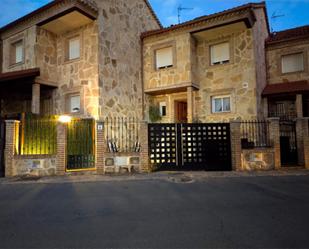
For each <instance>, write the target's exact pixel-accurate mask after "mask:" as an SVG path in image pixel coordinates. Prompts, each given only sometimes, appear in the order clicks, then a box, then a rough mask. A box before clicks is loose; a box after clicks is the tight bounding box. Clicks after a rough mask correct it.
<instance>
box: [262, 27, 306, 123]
mask: <svg viewBox="0 0 309 249" xmlns="http://www.w3.org/2000/svg"><path fill="white" fill-rule="evenodd" d="M308 54H309V26H304V27H298V28H295V29H290V30H284V31H281V32H275V33H272V34H271V35H270V36H269V38H267V40H266V58H267V86H266V88H265V89H264V91H263V93H262V96H263V98H264V108H265V116H266V117H279V118H284V119H291V118H296V117H298V118H302V117H309V58H308Z"/></svg>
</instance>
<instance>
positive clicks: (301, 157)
mask: <svg viewBox="0 0 309 249" xmlns="http://www.w3.org/2000/svg"><path fill="white" fill-rule="evenodd" d="M306 121H307V125H305V123H306ZM306 126H307V127H308V120H305V119H304V118H297V119H296V142H297V156H298V165H300V166H304V165H305V154H304V150H305V147H304V141H305V134H306V130H305V129H306ZM307 129H308V128H307Z"/></svg>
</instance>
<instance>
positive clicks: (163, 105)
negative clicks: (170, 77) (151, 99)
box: [159, 101, 167, 117]
mask: <svg viewBox="0 0 309 249" xmlns="http://www.w3.org/2000/svg"><path fill="white" fill-rule="evenodd" d="M159 106H160V116H161V117H166V116H167V105H166V102H165V101H162V102H160V104H159ZM164 107H165V114H164V113H163V108H164Z"/></svg>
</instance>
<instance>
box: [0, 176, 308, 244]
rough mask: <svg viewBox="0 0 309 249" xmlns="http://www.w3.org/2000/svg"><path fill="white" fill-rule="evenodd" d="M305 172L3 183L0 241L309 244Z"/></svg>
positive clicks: (41, 242) (0, 204)
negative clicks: (198, 178) (185, 179)
mask: <svg viewBox="0 0 309 249" xmlns="http://www.w3.org/2000/svg"><path fill="white" fill-rule="evenodd" d="M308 210H309V177H308V176H288V177H242V178H210V179H206V180H204V181H199V182H194V183H187V184H183V183H174V182H168V181H164V180H153V181H151V180H147V181H124V182H92V183H62V184H59V183H58V184H13V185H12V184H8V185H0V247H1V248H205V247H211V248H213V247H220V248H226V247H233V248H240V247H241V248H251V247H255V248H261V247H263V248H265V247H267V248H274V247H276V248H294V247H302V248H304V247H305V248H309V212H308Z"/></svg>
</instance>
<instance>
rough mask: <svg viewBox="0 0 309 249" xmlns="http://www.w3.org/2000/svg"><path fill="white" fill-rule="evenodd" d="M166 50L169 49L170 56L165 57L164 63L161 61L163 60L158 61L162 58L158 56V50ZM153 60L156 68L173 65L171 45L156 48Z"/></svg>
mask: <svg viewBox="0 0 309 249" xmlns="http://www.w3.org/2000/svg"><path fill="white" fill-rule="evenodd" d="M167 50H170V51H169V53H170V58H165V60H166V62H165V63H163V62H161V63H160V60H162V59H160V58H159V56H160V52H162V51H167ZM155 62H156V65H155V66H156V69H157V70H160V69H165V68H170V67H173V66H174V51H173V46H168V47H164V48H159V49H156V50H155Z"/></svg>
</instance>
